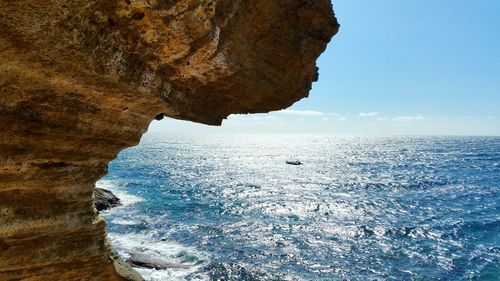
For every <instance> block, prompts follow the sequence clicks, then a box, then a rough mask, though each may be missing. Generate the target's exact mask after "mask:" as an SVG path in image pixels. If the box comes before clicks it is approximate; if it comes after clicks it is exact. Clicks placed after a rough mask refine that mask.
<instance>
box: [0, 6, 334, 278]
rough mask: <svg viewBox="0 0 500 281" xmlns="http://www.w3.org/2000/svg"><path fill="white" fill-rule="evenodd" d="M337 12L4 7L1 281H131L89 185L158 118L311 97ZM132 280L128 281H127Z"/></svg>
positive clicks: (0, 37)
mask: <svg viewBox="0 0 500 281" xmlns="http://www.w3.org/2000/svg"><path fill="white" fill-rule="evenodd" d="M337 30H338V24H337V22H336V19H335V17H334V15H333V12H332V7H331V4H330V1H329V0H273V1H268V0H177V1H175V0H171V1H167V0H161V1H160V0H106V1H104V0H85V1H84V0H71V1H67V0H46V1H32V0H16V1H12V0H3V1H0V280H11V279H15V280H123V279H127V278H129V277H124V275H126V274H122V275H120V274H118V273H117V270H116V268H115V266H114V265H113V264H114V263H113V258H112V257H111V256H110V253H111V250H110V245H109V243H108V241H107V238H106V228H105V222H104V221H103V219H102V218H101V217H99V216H98V214H97V212H96V210H95V208H94V206H93V198H92V194H93V190H94V186H95V182H96V181H97V180H98V179H99V178H101V177H102V176H103V175H104V174H105V173H106V170H107V165H108V163H109V161H111V160H112V159H114V158H115V157H116V155H117V154H118V153H119V151H120V150H122V149H124V148H126V147H130V146H133V145H135V144H137V143H138V141H139V139H140V137H141V135H142V134H143V133H144V132H145V130H146V129H147V127H148V124H149V122H150V121H151V120H152V119H153V118H155V117H158V116H161V114H164V115H166V116H169V117H173V118H178V119H185V120H191V121H195V122H201V123H205V124H211V125H219V124H220V123H221V121H222V120H223V119H224V118H225V117H226V116H227V115H229V114H232V113H256V112H268V111H271V110H279V109H282V108H285V107H288V106H290V105H291V104H292V103H294V102H295V101H297V100H299V99H300V98H302V97H305V96H307V94H308V92H309V90H310V87H311V83H312V82H313V81H315V80H316V78H317V68H316V66H315V61H316V59H317V57H318V56H319V54H320V53H321V52H322V51H324V49H325V47H326V44H327V43H328V42H329V40H330V38H331V37H332V36H333V35H334V34H335V33H336V32H337ZM129 279H130V278H129Z"/></svg>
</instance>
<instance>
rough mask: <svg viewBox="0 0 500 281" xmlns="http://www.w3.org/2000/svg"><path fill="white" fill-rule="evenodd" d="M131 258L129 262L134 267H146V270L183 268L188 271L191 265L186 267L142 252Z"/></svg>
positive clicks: (133, 254) (133, 253)
mask: <svg viewBox="0 0 500 281" xmlns="http://www.w3.org/2000/svg"><path fill="white" fill-rule="evenodd" d="M129 254H130V258H128V259H127V262H128V263H129V264H130V265H132V266H137V267H144V268H154V269H156V270H160V269H169V268H182V269H188V268H190V266H189V265H184V264H180V263H174V262H169V261H166V260H164V259H162V258H161V257H158V256H154V255H150V254H145V253H140V252H131V253H129Z"/></svg>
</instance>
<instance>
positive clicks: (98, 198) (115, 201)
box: [94, 188, 121, 212]
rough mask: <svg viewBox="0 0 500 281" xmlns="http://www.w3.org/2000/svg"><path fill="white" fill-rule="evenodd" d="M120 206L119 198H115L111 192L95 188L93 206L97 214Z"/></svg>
mask: <svg viewBox="0 0 500 281" xmlns="http://www.w3.org/2000/svg"><path fill="white" fill-rule="evenodd" d="M120 205H121V202H120V198H118V197H116V196H115V195H114V194H113V192H111V191H109V190H107V189H104V188H96V189H95V190H94V206H95V208H96V210H97V211H98V212H100V211H103V210H108V209H111V208H113V207H118V206H120Z"/></svg>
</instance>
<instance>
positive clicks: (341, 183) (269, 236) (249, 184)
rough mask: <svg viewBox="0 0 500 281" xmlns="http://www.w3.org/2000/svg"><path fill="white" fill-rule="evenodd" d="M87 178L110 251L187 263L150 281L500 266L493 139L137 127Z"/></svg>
mask: <svg viewBox="0 0 500 281" xmlns="http://www.w3.org/2000/svg"><path fill="white" fill-rule="evenodd" d="M291 159H292V160H294V159H299V160H300V161H301V162H302V163H303V165H300V166H293V165H287V164H285V162H286V161H287V160H291ZM98 186H102V187H104V188H108V189H111V190H113V191H117V192H118V196H119V197H122V196H124V197H123V199H124V201H128V200H132V201H133V202H132V203H131V204H125V206H122V207H119V208H116V209H113V210H110V211H107V212H104V213H103V215H104V216H105V218H106V219H107V221H108V228H109V232H110V236H111V240H112V242H113V243H114V246H115V247H116V248H117V249H118V250H119V252H120V253H121V254H122V255H124V256H125V257H127V253H129V252H131V251H135V250H137V249H139V250H141V251H145V252H147V253H150V254H152V255H159V256H162V257H163V258H165V259H166V260H169V261H173V262H178V263H181V264H184V265H187V266H189V269H167V270H159V271H157V270H149V269H140V271H141V273H143V274H144V275H145V276H146V277H147V278H148V279H149V280H343V279H345V278H346V279H362V280H366V279H377V280H412V279H443V280H468V279H473V278H476V279H480V280H498V279H497V277H498V276H499V273H500V268H499V264H500V238H499V233H500V232H499V230H500V220H499V212H498V210H499V201H500V200H499V199H500V196H499V191H500V138H487V137H484V138H483V137H338V136H328V135H205V136H202V135H153V134H149V135H145V136H144V138H143V140H142V141H141V144H140V145H139V146H137V147H134V148H131V149H128V150H126V151H124V152H122V153H121V154H120V155H119V157H118V159H117V160H115V161H113V162H112V163H111V165H110V169H109V174H108V175H107V176H106V177H105V178H104V179H103V180H101V181H100V182H99V183H98Z"/></svg>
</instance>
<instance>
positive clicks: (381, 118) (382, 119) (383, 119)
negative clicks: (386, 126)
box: [377, 116, 389, 121]
mask: <svg viewBox="0 0 500 281" xmlns="http://www.w3.org/2000/svg"><path fill="white" fill-rule="evenodd" d="M388 119H389V118H388V117H385V116H383V117H377V121H386V120H388Z"/></svg>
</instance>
